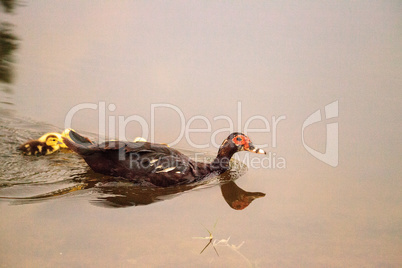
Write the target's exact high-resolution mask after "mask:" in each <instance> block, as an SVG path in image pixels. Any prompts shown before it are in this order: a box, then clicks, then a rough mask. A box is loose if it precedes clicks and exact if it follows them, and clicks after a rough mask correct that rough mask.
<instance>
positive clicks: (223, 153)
mask: <svg viewBox="0 0 402 268" xmlns="http://www.w3.org/2000/svg"><path fill="white" fill-rule="evenodd" d="M240 151H248V152H252V153H256V154H266V152H265V151H264V150H262V149H259V148H255V146H254V145H253V143H252V142H251V140H250V138H249V137H247V135H245V134H243V133H240V132H234V133H232V134H230V135H229V136H228V137H227V139H225V140H224V141H223V142H222V145H221V147H220V148H219V152H218V157H228V158H230V157H232V155H233V154H234V153H236V152H240Z"/></svg>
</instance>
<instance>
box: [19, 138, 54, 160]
mask: <svg viewBox="0 0 402 268" xmlns="http://www.w3.org/2000/svg"><path fill="white" fill-rule="evenodd" d="M59 135H60V134H59ZM60 144H61V142H60V141H59V138H58V137H57V135H48V136H47V138H46V140H45V142H42V141H39V140H32V141H28V142H26V143H24V144H23V145H21V146H20V147H19V148H18V149H19V150H21V151H22V153H23V154H24V155H36V156H39V155H49V154H52V153H54V152H56V151H58V150H59V149H60Z"/></svg>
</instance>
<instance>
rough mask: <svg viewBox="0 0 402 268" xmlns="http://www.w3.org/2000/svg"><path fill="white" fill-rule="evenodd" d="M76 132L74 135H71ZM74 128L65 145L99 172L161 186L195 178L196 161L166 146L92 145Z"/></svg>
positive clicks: (135, 143)
mask: <svg viewBox="0 0 402 268" xmlns="http://www.w3.org/2000/svg"><path fill="white" fill-rule="evenodd" d="M71 133H74V134H71ZM77 135H78V136H80V135H79V134H78V133H76V132H74V131H71V132H70V138H71V137H73V138H72V139H71V140H70V139H66V138H64V139H63V140H64V142H65V144H66V145H67V146H68V147H69V148H70V149H71V150H73V151H75V152H76V153H78V154H79V155H81V156H82V157H83V158H84V160H85V161H86V162H87V164H88V165H89V166H90V167H91V168H92V169H93V170H94V171H95V172H98V173H102V174H106V175H111V176H116V177H124V178H127V179H131V180H134V181H146V182H150V183H152V184H154V185H158V186H169V185H174V184H181V183H188V182H192V181H194V180H196V178H195V177H194V175H195V174H194V163H193V161H192V160H190V159H189V158H188V157H187V156H185V155H183V154H182V153H180V152H179V151H177V150H175V149H173V148H170V147H168V146H166V145H162V144H155V143H150V142H120V141H107V142H105V143H101V144H92V143H90V142H87V141H85V140H84V139H83V138H78V137H77Z"/></svg>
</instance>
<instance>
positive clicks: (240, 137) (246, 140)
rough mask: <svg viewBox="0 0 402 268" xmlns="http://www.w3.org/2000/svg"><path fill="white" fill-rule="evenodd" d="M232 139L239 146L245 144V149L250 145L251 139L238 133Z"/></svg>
mask: <svg viewBox="0 0 402 268" xmlns="http://www.w3.org/2000/svg"><path fill="white" fill-rule="evenodd" d="M232 141H233V143H234V144H236V145H238V146H241V145H243V147H244V149H248V148H249V145H250V139H249V138H248V137H246V136H244V135H237V136H236V137H234V138H233V139H232Z"/></svg>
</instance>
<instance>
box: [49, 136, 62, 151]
mask: <svg viewBox="0 0 402 268" xmlns="http://www.w3.org/2000/svg"><path fill="white" fill-rule="evenodd" d="M61 144H63V143H62V142H61V141H60V140H59V138H58V137H57V136H56V135H48V136H47V138H46V145H47V146H52V147H53V148H57V147H59V146H60V145H61Z"/></svg>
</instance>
